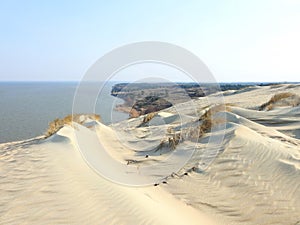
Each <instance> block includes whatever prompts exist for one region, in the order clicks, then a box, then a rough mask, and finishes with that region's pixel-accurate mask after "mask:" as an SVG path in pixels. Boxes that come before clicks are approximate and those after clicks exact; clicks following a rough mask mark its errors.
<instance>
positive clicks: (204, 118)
mask: <svg viewBox="0 0 300 225" xmlns="http://www.w3.org/2000/svg"><path fill="white" fill-rule="evenodd" d="M229 106H230V105H229V104H225V105H224V104H221V105H215V106H212V107H209V108H208V109H207V110H206V111H205V112H204V114H203V115H201V116H200V118H199V121H200V122H201V124H200V125H199V126H197V127H196V128H194V129H191V130H189V131H188V135H187V136H188V137H189V138H190V139H191V140H198V138H200V137H202V136H203V135H204V134H205V133H207V132H209V131H210V130H211V129H212V127H213V126H214V125H216V124H220V123H224V122H225V121H220V120H217V119H212V117H213V115H215V114H216V113H218V112H222V111H230V108H229Z"/></svg>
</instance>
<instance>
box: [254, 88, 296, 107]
mask: <svg viewBox="0 0 300 225" xmlns="http://www.w3.org/2000/svg"><path fill="white" fill-rule="evenodd" d="M294 96H296V95H295V94H293V93H290V92H283V93H279V94H275V95H273V97H272V98H271V99H270V100H269V101H268V102H266V103H264V104H262V105H261V106H260V107H259V110H260V111H262V110H267V111H269V110H272V109H273V108H274V104H275V103H277V102H279V101H280V100H283V99H286V98H290V97H294Z"/></svg>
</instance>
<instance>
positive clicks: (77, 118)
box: [45, 114, 101, 138]
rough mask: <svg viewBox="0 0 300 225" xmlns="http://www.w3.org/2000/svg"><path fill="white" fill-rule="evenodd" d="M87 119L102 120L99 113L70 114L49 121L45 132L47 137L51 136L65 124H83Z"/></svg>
mask: <svg viewBox="0 0 300 225" xmlns="http://www.w3.org/2000/svg"><path fill="white" fill-rule="evenodd" d="M86 119H92V120H96V121H101V117H100V115H97V114H88V115H85V114H73V115H72V114H69V115H67V116H65V117H64V118H62V119H60V118H56V119H55V120H53V121H51V122H50V123H49V126H48V129H47V131H46V133H45V137H46V138H47V137H50V136H51V135H53V134H55V133H56V132H57V131H59V130H60V129H61V128H62V127H63V126H64V125H72V122H75V123H79V124H83V123H84V122H85V121H86Z"/></svg>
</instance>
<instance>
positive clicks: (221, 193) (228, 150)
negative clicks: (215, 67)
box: [0, 84, 300, 225]
mask: <svg viewBox="0 0 300 225" xmlns="http://www.w3.org/2000/svg"><path fill="white" fill-rule="evenodd" d="M287 91H288V92H292V93H296V94H298V95H300V86H299V85H288V84H287V85H278V86H271V87H269V86H267V87H253V88H247V89H245V90H240V91H235V92H232V91H227V92H226V96H225V102H227V103H233V104H234V105H235V106H233V107H231V110H230V112H219V113H217V114H216V115H215V118H223V117H224V116H226V118H227V121H225V122H226V123H225V125H226V129H225V131H224V133H225V137H224V141H223V144H222V146H218V145H217V144H216V143H214V142H213V143H211V144H210V145H209V149H207V148H205V146H206V144H207V142H208V141H209V138H210V137H211V138H212V139H211V140H214V139H213V137H215V136H218V135H219V132H214V133H209V134H207V135H205V136H204V137H202V138H201V139H200V140H199V143H198V144H197V148H196V152H195V154H194V156H193V157H192V159H191V160H190V161H189V162H188V163H187V164H186V165H185V167H184V168H182V169H181V170H180V171H174V172H176V174H175V175H174V176H172V177H169V178H168V179H167V184H164V183H160V185H159V186H153V185H151V186H147V187H127V186H123V185H118V184H116V183H113V182H110V181H108V180H107V179H105V178H103V177H101V176H100V175H98V173H97V169H101V166H100V167H99V168H96V167H97V165H103V166H107V165H106V164H105V162H103V160H102V158H101V157H99V155H101V153H99V149H97V144H96V142H95V139H94V138H97V137H99V138H100V140H101V142H102V144H103V145H104V146H105V148H106V149H108V150H109V152H108V155H109V156H111V157H112V158H113V159H115V160H116V162H117V163H118V164H120V165H122V166H124V168H126V166H131V165H126V163H127V162H128V160H129V159H132V160H136V162H138V163H137V164H136V165H140V166H141V167H142V166H143V165H147V166H149V165H150V166H151V165H154V164H155V163H156V162H161V164H160V166H161V168H164V167H165V168H167V167H171V166H172V165H170V164H167V163H163V161H164V160H165V159H166V158H168V157H169V155H170V152H168V151H165V150H164V149H162V150H160V151H154V150H153V149H155V147H157V145H158V144H159V142H160V141H161V138H162V136H164V135H165V130H166V129H168V128H169V127H170V126H172V127H173V129H174V130H175V131H176V127H178V126H180V125H181V124H182V123H187V124H188V123H189V122H190V121H191V120H192V119H193V117H192V116H191V115H192V111H193V110H194V108H193V105H192V104H182V105H184V109H185V111H186V116H184V117H179V116H176V114H174V112H175V111H174V109H167V110H164V111H163V112H161V113H159V116H158V117H157V121H154V122H155V123H154V125H153V126H152V127H150V128H148V127H140V128H136V126H137V125H139V124H140V123H141V120H142V118H137V119H134V120H130V121H124V122H122V123H120V124H116V125H114V126H113V127H106V126H104V125H103V124H97V125H96V126H95V127H94V128H93V129H87V128H85V127H83V126H80V125H77V124H75V126H76V129H74V128H73V127H70V126H65V127H64V128H63V129H61V130H60V131H59V132H58V134H56V135H54V136H52V137H51V138H48V139H46V140H44V139H42V138H41V137H40V138H36V139H31V140H26V141H22V142H14V143H5V144H1V145H0V224H230V225H231V224H253V225H254V224H293V225H294V224H300V216H299V215H300V201H299V199H300V191H299V190H300V140H299V138H300V120H299V118H300V107H299V106H298V107H286V106H285V107H277V108H275V109H274V110H271V111H257V109H258V107H259V106H260V105H261V104H263V103H265V102H267V101H268V100H269V99H270V98H271V97H272V95H274V94H275V93H280V92H287ZM194 103H195V104H197V105H198V107H199V111H201V109H202V108H203V107H206V106H207V102H206V100H205V99H203V100H202V99H199V100H197V101H194ZM88 122H89V125H90V124H91V121H88ZM116 128H118V129H117V131H118V132H115V131H114V130H113V129H116ZM75 135H77V136H78V135H80V137H81V140H82V141H83V142H84V143H83V144H84V145H85V146H88V153H89V154H90V155H89V156H88V157H90V158H84V157H87V156H86V155H84V157H83V155H82V152H81V151H80V150H79V149H78V146H77V144H78V143H77V141H76V140H77V139H76V136H75ZM119 140H122V143H120V142H119ZM81 144H82V143H81ZM192 144H193V143H192V142H188V141H185V142H183V143H182V144H181V143H180V144H179V146H180V145H182V146H184V147H185V148H186V151H190V147H192V146H193V145H192ZM146 154H148V155H149V158H145V155H146ZM180 157H181V156H180V155H178V156H177V158H180ZM212 157H213V158H212ZM86 160H88V163H89V164H87V163H86ZM205 164H207V166H205ZM191 168H194V169H193V170H191ZM204 168H205V169H204ZM185 172H187V175H184V173H185ZM155 174H158V171H155V170H154V171H153V174H151V176H152V175H155ZM119 176H120V177H116V178H117V179H121V178H124V177H125V176H126V174H122V173H120V174H119ZM137 179H140V178H139V177H137Z"/></svg>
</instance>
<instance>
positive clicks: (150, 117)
mask: <svg viewBox="0 0 300 225" xmlns="http://www.w3.org/2000/svg"><path fill="white" fill-rule="evenodd" d="M156 115H157V113H156V112H151V113H148V114H146V115H145V116H144V118H143V121H142V122H141V124H140V125H138V126H137V127H142V126H145V125H146V124H147V123H148V122H150V120H152V119H153V118H154V117H155V116H156Z"/></svg>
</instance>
